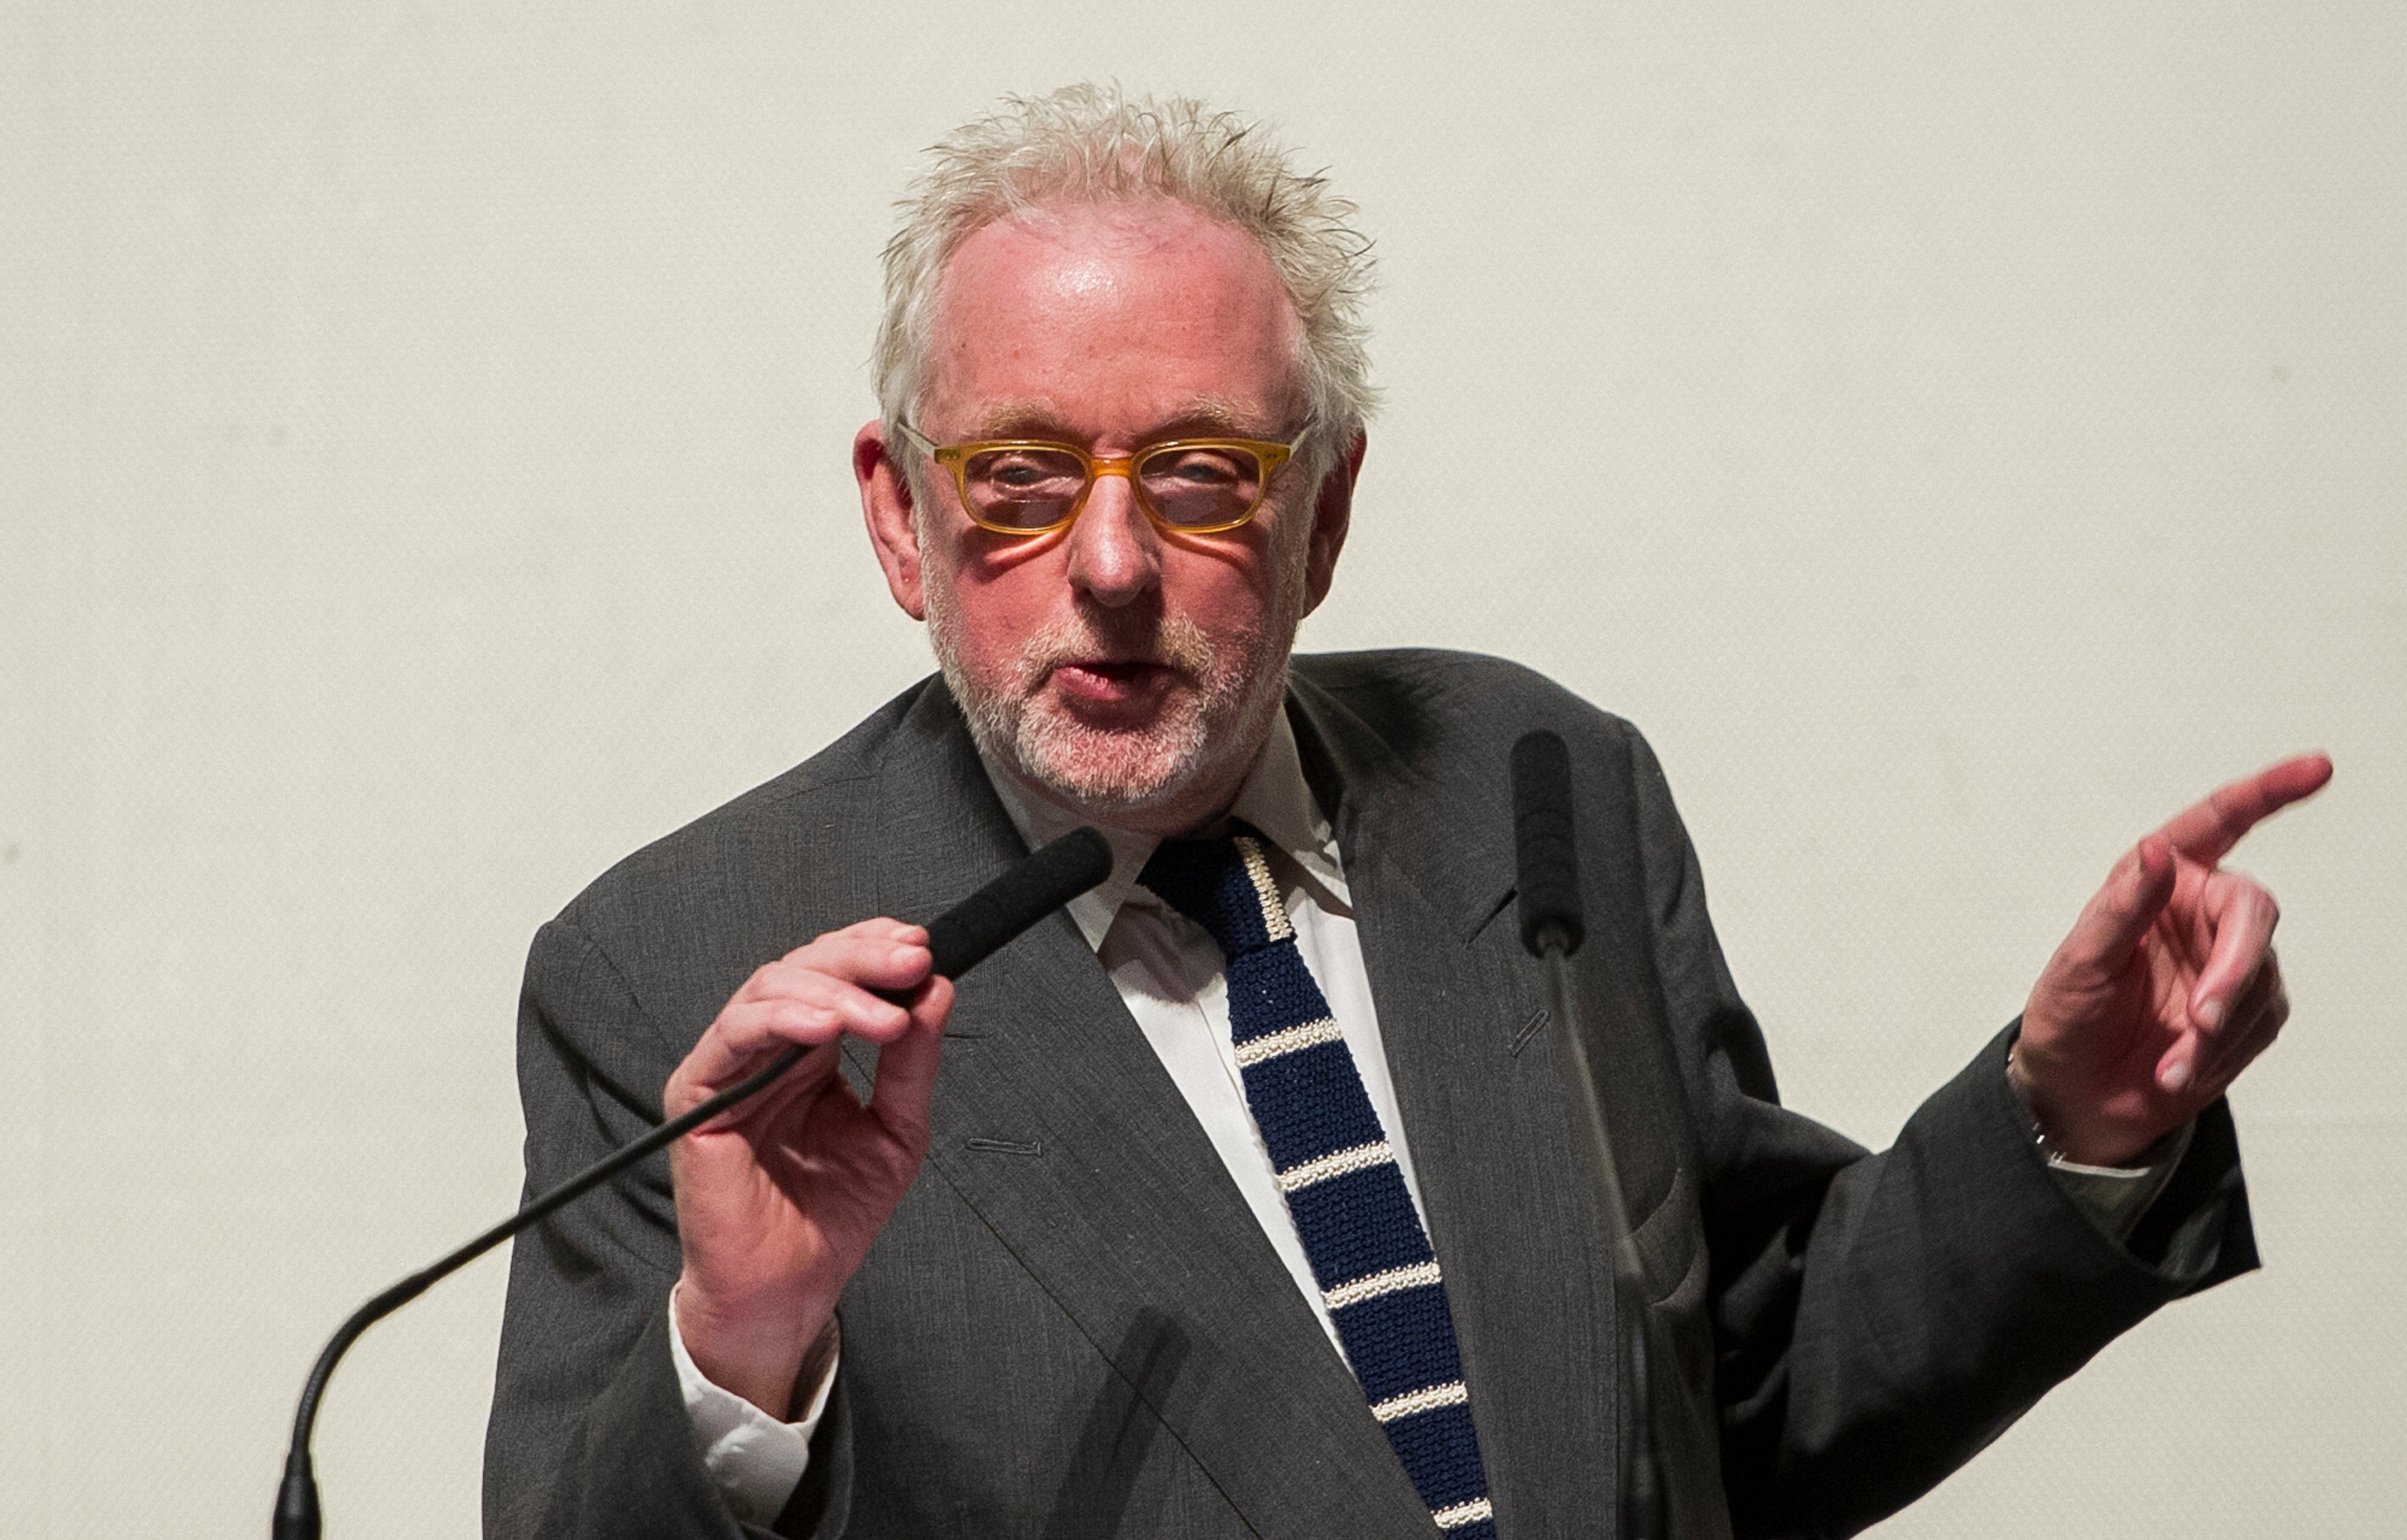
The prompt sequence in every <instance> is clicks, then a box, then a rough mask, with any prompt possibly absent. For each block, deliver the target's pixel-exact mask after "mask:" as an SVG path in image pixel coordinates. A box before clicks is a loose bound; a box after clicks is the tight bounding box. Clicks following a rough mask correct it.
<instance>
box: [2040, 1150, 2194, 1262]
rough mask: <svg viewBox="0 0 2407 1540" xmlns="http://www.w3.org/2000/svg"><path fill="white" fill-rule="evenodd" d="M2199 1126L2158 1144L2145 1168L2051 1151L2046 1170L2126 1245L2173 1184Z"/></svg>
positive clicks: (2147, 1157)
mask: <svg viewBox="0 0 2407 1540" xmlns="http://www.w3.org/2000/svg"><path fill="white" fill-rule="evenodd" d="M2197 1127H2198V1124H2197V1123H2196V1122H2195V1121H2192V1122H2187V1123H2184V1124H2183V1125H2182V1126H2181V1127H2180V1128H2179V1129H2177V1130H2175V1131H2174V1132H2173V1134H2172V1135H2171V1136H2170V1137H2169V1138H2164V1139H2159V1140H2158V1141H2157V1142H2156V1143H2155V1144H2154V1145H2152V1146H2150V1147H2149V1148H2148V1149H2147V1150H2146V1151H2145V1152H2144V1154H2143V1156H2142V1159H2144V1160H2145V1161H2146V1162H2148V1163H2147V1164H2145V1165H2136V1166H2119V1165H2083V1164H2081V1163H2080V1162H2077V1161H2068V1160H2066V1159H2065V1158H2064V1157H2063V1156H2061V1155H2058V1154H2055V1153H2053V1152H2051V1153H2050V1154H2049V1155H2048V1158H2047V1169H2048V1171H2049V1172H2050V1173H2051V1174H2052V1175H2054V1176H2055V1177H2056V1179H2057V1181H2058V1184H2059V1185H2061V1186H2062V1187H2063V1189H2064V1191H2066V1193H2068V1194H2069V1195H2070V1196H2071V1197H2072V1201H2073V1202H2074V1203H2076V1204H2078V1205H2081V1208H2082V1210H2083V1211H2084V1212H2086V1213H2087V1215H2088V1216H2089V1217H2090V1218H2091V1219H2095V1220H2097V1221H2098V1225H2099V1228H2101V1229H2102V1230H2104V1231H2105V1232H2106V1233H2108V1234H2110V1235H2112V1236H2114V1237H2115V1240H2117V1241H2127V1240H2129V1239H2130V1238H2131V1232H2132V1231H2133V1230H2135V1229H2137V1228H2139V1223H2140V1219H2141V1218H2142V1216H2144V1215H2145V1214H2146V1213H2147V1211H2148V1205H2151V1204H2153V1203H2155V1202H2156V1201H2157V1194H2158V1193H2159V1192H2162V1191H2164V1190H2165V1183H2166V1182H2168V1181H2170V1180H2172V1174H2173V1168H2174V1167H2175V1166H2177V1165H2179V1164H2181V1162H2182V1157H2183V1156H2184V1155H2186V1154H2187V1153H2189V1138H2190V1134H2191V1132H2192V1131H2193V1130H2195V1129H2196V1128H2197Z"/></svg>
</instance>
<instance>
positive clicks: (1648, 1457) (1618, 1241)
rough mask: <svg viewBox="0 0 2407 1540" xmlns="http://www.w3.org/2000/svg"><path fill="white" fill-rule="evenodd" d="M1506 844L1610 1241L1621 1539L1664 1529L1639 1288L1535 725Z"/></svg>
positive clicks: (1558, 782)
mask: <svg viewBox="0 0 2407 1540" xmlns="http://www.w3.org/2000/svg"><path fill="white" fill-rule="evenodd" d="M1513 846H1514V855H1515V863H1516V865H1517V869H1518V881H1517V888H1518V891H1519V895H1520V910H1521V945H1522V946H1523V947H1525V948H1528V949H1529V952H1530V955H1531V956H1532V957H1535V958H1537V959H1539V960H1540V961H1542V962H1544V963H1545V969H1546V1009H1547V1011H1548V1013H1549V1014H1550V1015H1551V1016H1552V1017H1553V1018H1554V1022H1555V1043H1556V1053H1555V1063H1556V1065H1557V1066H1558V1067H1559V1068H1560V1070H1561V1071H1562V1076H1563V1091H1564V1094H1565V1095H1566V1096H1567V1097H1568V1098H1569V1099H1570V1101H1571V1111H1572V1121H1573V1122H1574V1124H1576V1125H1577V1126H1578V1128H1579V1130H1580V1132H1581V1133H1582V1134H1585V1135H1586V1136H1587V1137H1586V1140H1585V1142H1586V1143H1587V1145H1588V1158H1589V1162H1590V1163H1591V1164H1592V1165H1593V1166H1594V1168H1595V1176H1596V1178H1597V1180H1596V1193H1597V1207H1598V1209H1599V1211H1600V1212H1601V1213H1602V1217H1603V1219H1604V1230H1605V1234H1606V1235H1607V1236H1609V1237H1610V1238H1611V1240H1612V1243H1613V1281H1614V1293H1615V1296H1616V1305H1617V1308H1616V1310H1615V1314H1616V1315H1617V1317H1618V1318H1619V1319H1620V1321H1621V1324H1622V1333H1623V1343H1624V1351H1623V1353H1622V1362H1623V1363H1624V1365H1625V1366H1626V1367H1627V1369H1628V1372H1629V1375H1630V1387H1631V1395H1630V1405H1631V1407H1632V1409H1633V1412H1634V1415H1633V1416H1632V1417H1631V1419H1630V1444H1629V1447H1628V1448H1627V1450H1626V1451H1625V1459H1624V1460H1623V1462H1622V1466H1621V1482H1620V1488H1621V1533H1622V1534H1623V1535H1624V1536H1625V1537H1626V1540H1664V1537H1665V1536H1666V1535H1667V1534H1668V1533H1669V1514H1668V1511H1667V1502H1666V1497H1667V1494H1666V1493H1665V1492H1664V1490H1663V1473H1662V1469H1661V1465H1660V1462H1659V1461H1658V1460H1657V1458H1656V1453H1655V1407H1654V1397H1653V1395H1652V1393H1651V1392H1652V1387H1651V1385H1650V1384H1649V1382H1648V1378H1647V1372H1646V1321H1647V1313H1646V1292H1645V1286H1644V1282H1643V1280H1644V1277H1645V1275H1644V1273H1643V1272H1642V1271H1641V1269H1640V1267H1639V1262H1638V1247H1637V1244H1636V1243H1635V1242H1633V1241H1632V1240H1631V1238H1630V1207H1629V1205H1628V1203H1627V1202H1626V1201H1625V1200H1624V1199H1623V1197H1622V1193H1621V1174H1620V1172H1619V1171H1618V1170H1617V1169H1616V1167H1615V1164H1614V1160H1613V1144H1612V1141H1611V1140H1609V1139H1608V1138H1606V1136H1605V1132H1604V1104H1603V1103H1602V1101H1600V1100H1599V1099H1598V1097H1597V1092H1596V1077H1594V1076H1592V1075H1590V1074H1589V1073H1588V1039H1587V1037H1586V1035H1585V1034H1582V1033H1581V1031H1580V1028H1579V1019H1578V1016H1577V1015H1576V1002H1577V996H1576V995H1575V994H1574V992H1573V991H1572V987H1571V977H1570V974H1571V969H1570V965H1569V963H1570V958H1571V955H1572V954H1573V953H1574V952H1575V951H1577V950H1579V945H1580V942H1581V941H1582V940H1583V939H1585V938H1586V936H1587V934H1588V922H1587V917H1586V914H1585V911H1584V909H1583V907H1582V905H1581V902H1580V887H1579V846H1578V844H1577V842H1576V840H1575V839H1574V828H1573V823H1572V756H1571V750H1570V749H1567V748H1565V747H1564V745H1563V740H1562V739H1561V738H1560V736H1558V735H1557V734H1553V733H1549V732H1546V731H1545V730H1544V729H1541V730H1539V731H1537V732H1534V733H1525V734H1522V735H1521V738H1520V740H1519V741H1518V742H1517V743H1516V744H1514V745H1513Z"/></svg>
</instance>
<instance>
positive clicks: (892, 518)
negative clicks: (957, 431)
mask: <svg viewBox="0 0 2407 1540" xmlns="http://www.w3.org/2000/svg"><path fill="white" fill-rule="evenodd" d="M852 478H853V479H854V480H855V481H857V482H859V483H861V517H862V522H864V523H866V524H867V525H868V526H869V543H870V544H871V545H872V546H874V547H876V549H877V564H878V565H879V566H880V567H883V568H884V569H885V570H886V592H889V593H891V594H893V595H894V602H895V603H896V604H898V605H900V606H903V613H904V614H905V615H908V616H910V617H911V619H913V620H926V619H927V618H928V595H927V588H926V584H925V581H924V579H923V578H921V576H920V572H919V527H918V525H917V524H916V523H915V522H914V521H913V520H912V517H911V511H912V510H911V481H910V478H908V477H906V476H904V474H903V463H902V462H901V461H899V460H897V459H896V458H895V457H894V456H893V455H892V454H891V453H890V452H888V449H887V447H886V425H885V424H884V423H883V422H880V421H877V420H876V419H875V418H873V419H871V420H870V421H869V422H867V423H866V424H864V425H863V426H862V430H861V431H860V432H859V433H857V434H855V435H852Z"/></svg>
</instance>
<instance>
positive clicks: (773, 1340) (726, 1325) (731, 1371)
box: [670, 1273, 835, 1422]
mask: <svg viewBox="0 0 2407 1540" xmlns="http://www.w3.org/2000/svg"><path fill="white" fill-rule="evenodd" d="M670 1308H671V1309H672V1311H673V1312H674V1313H675V1316H676V1319H677V1336H678V1337H679V1339H680V1340H682V1341H683V1342H684V1344H685V1350H686V1354H687V1356H688V1357H690V1358H691V1359H692V1360H693V1365H694V1367H695V1368H696V1369H698V1370H700V1371H701V1372H702V1376H703V1377H704V1378H705V1379H707V1380H709V1381H710V1382H711V1383H712V1384H713V1385H716V1386H718V1387H719V1389H720V1390H726V1391H728V1392H730V1393H732V1394H734V1395H739V1396H742V1397H743V1398H744V1399H745V1400H747V1401H748V1402H750V1403H751V1404H752V1405H755V1406H758V1407H759V1408H761V1410H762V1411H763V1412H766V1413H767V1414H769V1416H771V1417H773V1418H775V1419H777V1420H779V1421H781V1422H782V1421H787V1420H790V1414H791V1410H792V1405H793V1401H794V1392H795V1387H796V1385H797V1384H798V1383H799V1382H800V1381H801V1379H802V1378H803V1377H804V1376H805V1372H806V1371H808V1370H810V1369H811V1368H812V1367H813V1366H814V1365H816V1366H817V1367H818V1368H819V1370H820V1371H821V1372H822V1373H823V1372H824V1369H825V1367H826V1362H825V1361H826V1357H827V1355H828V1353H829V1352H831V1351H833V1345H834V1340H835V1312H834V1309H833V1301H830V1302H827V1303H826V1304H824V1305H812V1304H810V1303H808V1302H798V1301H797V1300H795V1298H794V1297H793V1296H792V1295H791V1294H790V1293H789V1294H783V1295H779V1296H777V1297H776V1298H774V1299H756V1300H748V1301H743V1302H730V1301H728V1300H726V1299H724V1298H722V1297H720V1296H717V1295H714V1294H712V1293H711V1292H710V1291H709V1290H707V1289H706V1288H705V1287H703V1286H701V1285H699V1284H697V1283H696V1282H695V1280H694V1278H693V1276H691V1273H689V1274H688V1275H686V1276H683V1277H680V1278H679V1279H678V1280H677V1288H676V1290H674V1292H673V1293H672V1294H671V1296H670ZM816 1383H817V1380H816V1379H814V1380H813V1384H816Z"/></svg>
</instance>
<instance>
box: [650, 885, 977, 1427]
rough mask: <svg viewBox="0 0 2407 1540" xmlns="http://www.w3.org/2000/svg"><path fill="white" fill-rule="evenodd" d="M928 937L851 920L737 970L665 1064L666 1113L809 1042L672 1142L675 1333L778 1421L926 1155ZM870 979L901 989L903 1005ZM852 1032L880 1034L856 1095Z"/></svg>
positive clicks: (932, 1037)
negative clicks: (685, 1045) (865, 1096)
mask: <svg viewBox="0 0 2407 1540" xmlns="http://www.w3.org/2000/svg"><path fill="white" fill-rule="evenodd" d="M932 961H933V960H932V959H931V957H930V956H929V952H928V933H927V931H926V930H925V929H924V928H922V927H920V926H918V925H905V924H903V923H901V922H900V921H898V920H862V921H861V922H860V923H859V924H857V925H847V926H846V927H845V928H844V929H843V930H840V931H831V932H829V933H828V934H825V935H822V936H820V937H819V939H818V940H816V941H813V942H812V943H810V945H808V946H806V947H801V948H796V949H795V950H793V951H790V952H789V953H787V954H786V955H785V956H784V957H782V958H779V959H778V960H777V961H776V962H771V963H769V964H767V965H766V966H764V967H762V969H761V970H760V971H759V972H758V973H755V974H754V975H753V976H752V977H750V978H748V979H747V980H745V983H744V987H743V988H741V989H739V990H737V991H735V994H734V997H733V999H731V1000H729V1001H728V1002H727V1007H726V1008H725V1009H724V1010H722V1011H720V1012H719V1020H716V1021H713V1022H712V1023H711V1024H710V1028H709V1030H708V1031H706V1032H705V1033H704V1034H702V1040H701V1041H700V1042H698V1043H696V1044H695V1045H694V1046H693V1051H692V1052H691V1053H689V1054H687V1055H686V1058H685V1062H683V1063H681V1064H679V1065H678V1066H677V1073H676V1074H674V1075H672V1076H670V1077H669V1083H668V1089H667V1091H666V1092H665V1093H664V1094H663V1096H662V1111H663V1112H664V1113H665V1114H666V1115H667V1116H669V1117H672V1118H674V1117H677V1116H678V1115H679V1114H681V1113H683V1112H685V1111H687V1110H688V1109H690V1108H691V1107H694V1106H696V1105H700V1104H701V1103H702V1102H704V1101H705V1100H707V1099H708V1098H709V1097H711V1096H712V1095H714V1094H716V1093H717V1092H719V1091H723V1090H725V1089H726V1088H727V1087H729V1086H732V1085H733V1084H735V1083H736V1082H737V1081H738V1080H741V1079H743V1078H744V1077H746V1076H748V1075H750V1074H751V1073H752V1072H754V1071H755V1070H758V1069H760V1068H761V1067H762V1065H764V1064H766V1063H767V1062H769V1061H770V1060H771V1059H773V1058H775V1057H776V1055H777V1054H778V1053H779V1052H781V1051H783V1050H784V1048H786V1046H787V1045H788V1044H790V1043H800V1044H805V1045H810V1046H812V1048H813V1051H812V1052H810V1053H809V1054H808V1055H806V1056H805V1058H804V1060H803V1062H801V1063H799V1064H797V1065H795V1066H794V1068H793V1069H791V1070H790V1071H788V1072H787V1073H786V1075H785V1076H784V1077H782V1078H780V1079H779V1080H778V1081H777V1082H776V1084H775V1085H773V1086H771V1087H770V1088H769V1089H768V1090H766V1091H762V1092H761V1093H760V1094H759V1095H757V1096H755V1097H753V1098H752V1099H751V1100H750V1101H748V1102H746V1103H744V1104H743V1105H740V1106H737V1107H735V1108H733V1109H732V1110H731V1111H729V1112H727V1113H726V1114H724V1115H722V1116H720V1117H719V1118H716V1119H712V1120H711V1121H710V1122H708V1123H705V1124H704V1125H703V1126H702V1127H701V1128H698V1129H696V1130H694V1132H692V1133H691V1134H687V1135H686V1136H685V1137H684V1138H682V1139H680V1140H678V1141H677V1143H676V1144H675V1145H674V1146H672V1147H671V1148H670V1150H669V1170H670V1173H671V1175H672V1176H674V1178H675V1180H676V1184H677V1233H678V1236H679V1239H680V1241H681V1243H682V1244H683V1246H684V1248H685V1271H684V1273H683V1275H682V1276H680V1277H679V1278H678V1280H677V1333H678V1334H679V1335H680V1336H681V1337H683V1338H684V1340H685V1347H686V1351H687V1352H688V1353H689V1354H690V1355H691V1357H692V1359H693V1362H694V1366H695V1367H696V1368H698V1369H700V1370H701V1371H702V1372H703V1374H704V1375H705V1376H706V1377H707V1378H708V1379H709V1380H710V1381H711V1383H712V1384H714V1385H718V1386H719V1387H720V1388H722V1389H724V1390H732V1391H733V1392H734V1393H735V1394H737V1395H740V1396H742V1397H744V1399H745V1400H747V1401H749V1402H751V1403H752V1404H753V1405H756V1406H758V1407H760V1408H761V1409H762V1410H763V1411H765V1412H767V1413H769V1414H770V1415H771V1416H773V1417H776V1418H777V1419H780V1420H783V1419H786V1418H787V1417H788V1416H789V1407H790V1404H791V1402H792V1400H793V1396H794V1390H795V1384H794V1380H795V1376H796V1375H797V1374H798V1373H799V1372H800V1370H801V1367H802V1364H803V1361H804V1359H805V1356H806V1355H807V1354H808V1353H809V1352H810V1350H811V1347H812V1345H813V1344H814V1343H815V1342H817V1341H818V1340H819V1334H820V1333H822V1332H823V1331H825V1330H826V1329H827V1325H828V1322H829V1321H830V1320H831V1319H833V1317H834V1313H835V1302H836V1296H837V1295H838V1294H840V1293H842V1292H843V1290H844V1286H845V1284H846V1283H847V1281H848V1280H849V1279H850V1278H851V1276H852V1275H853V1271H854V1270H855V1269H856V1268H858V1267H859V1266H860V1265H861V1261H862V1258H863V1257H864V1256H866V1255H867V1254H868V1252H869V1244H870V1242H871V1241H873V1240H875V1239H876V1236H877V1232H878V1230H879V1229H880V1228H881V1227H882V1226H883V1225H884V1224H885V1223H886V1219H887V1216H888V1215H890V1214H891V1213H892V1212H893V1211H894V1205H896V1204H898V1203H900V1202H901V1201H902V1200H903V1194H904V1191H905V1190H906V1189H908V1188H909V1187H910V1185H911V1178H912V1177H913V1176H917V1175H918V1174H919V1161H920V1158H921V1157H922V1156H924V1155H925V1154H926V1153H927V1151H928V1104H929V1098H930V1096H931V1094H932V1093H933V1091H934V1089H935V1083H936V1062H937V1056H938V1051H939V1048H940V1045H941V1043H942V1041H943V1037H944V1028H945V1019H946V1017H947V1016H948V1015H950V1014H951V1012H952V1008H953V986H952V981H951V980H950V979H947V978H939V977H931V976H930V974H929V971H928V970H929V967H930V965H931V962H932ZM871 990H894V991H911V992H910V1001H911V1005H910V1008H909V1009H908V1010H907V1011H906V1010H904V1007H902V1006H900V1005H893V1004H891V1003H890V1002H889V1001H885V1000H881V999H879V998H878V997H877V996H876V995H874V994H872V993H870V992H869V991H871ZM847 1033H850V1034H854V1035H856V1036H859V1037H864V1038H867V1039H869V1040H870V1041H872V1042H875V1043H878V1044H881V1045H883V1046H882V1047H881V1048H879V1050H878V1059H877V1082H876V1087H875V1089H874V1090H873V1091H872V1092H871V1095H870V1099H869V1102H868V1105H865V1106H864V1105H862V1102H861V1100H860V1098H858V1097H857V1096H855V1095H854V1094H853V1092H852V1088H851V1087H850V1086H849V1085H847V1084H846V1082H845V1079H844V1077H843V1076H842V1075H841V1074H839V1073H838V1072H837V1065H836V1058H837V1054H838V1051H839V1041H840V1039H841V1038H842V1037H843V1036H844V1035H845V1034H847Z"/></svg>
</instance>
